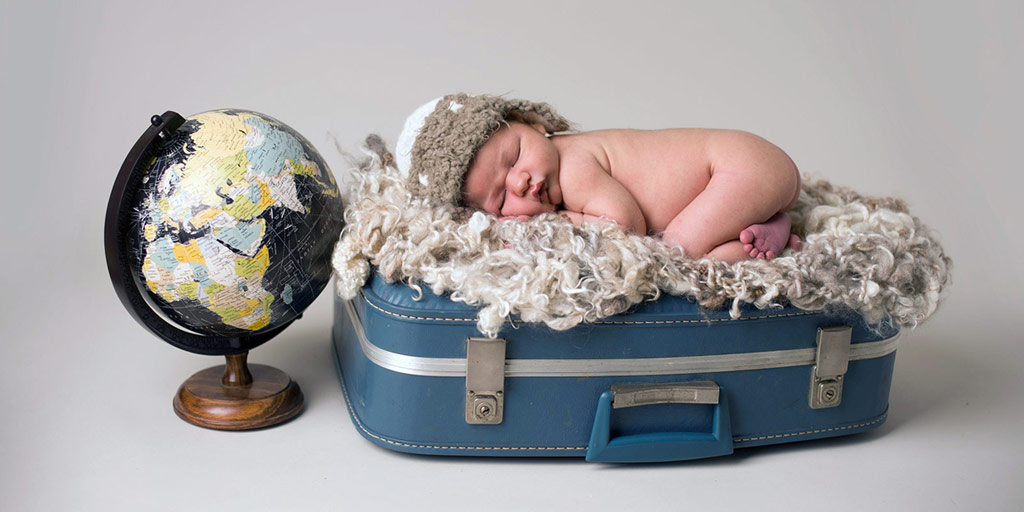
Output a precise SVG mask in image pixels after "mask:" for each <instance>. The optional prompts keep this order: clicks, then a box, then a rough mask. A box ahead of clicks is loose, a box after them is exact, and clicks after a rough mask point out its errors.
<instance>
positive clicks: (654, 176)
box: [559, 128, 719, 233]
mask: <svg viewBox="0 0 1024 512" xmlns="http://www.w3.org/2000/svg"><path fill="white" fill-rule="evenodd" d="M718 131H719V130H707V129H697V128H679V129H668V130H599V131H592V132H584V133H579V134H573V135H567V136H563V137H564V138H563V137H559V138H560V139H563V140H561V141H559V142H561V144H559V145H560V146H562V145H564V148H565V150H567V151H587V152H591V153H592V154H593V155H594V157H595V158H596V159H597V160H598V162H599V163H600V164H601V166H602V167H603V168H604V169H605V170H606V171H607V172H608V173H610V174H611V175H612V177H613V178H615V180H616V181H618V182H619V183H621V184H622V185H623V186H624V187H625V188H626V189H627V190H628V191H629V192H630V194H632V195H633V198H634V199H635V200H636V202H637V204H638V205H639V206H640V210H641V211H642V212H643V215H644V219H645V220H646V223H647V231H648V232H649V233H657V232H661V231H664V230H665V228H666V227H667V226H668V224H669V222H671V221H672V219H673V218H674V217H675V216H676V215H678V214H679V212H681V211H682V210H683V208H685V207H686V205H688V204H690V202H691V201H693V199H694V198H695V197H697V195H698V194H700V193H701V191H703V190H704V189H705V188H706V187H707V185H708V182H709V181H710V180H711V170H712V167H711V158H710V150H709V145H710V143H711V141H712V139H713V137H712V135H713V134H714V133H716V132H718ZM561 172H562V173H567V172H572V169H571V168H563V169H562V170H561Z"/></svg>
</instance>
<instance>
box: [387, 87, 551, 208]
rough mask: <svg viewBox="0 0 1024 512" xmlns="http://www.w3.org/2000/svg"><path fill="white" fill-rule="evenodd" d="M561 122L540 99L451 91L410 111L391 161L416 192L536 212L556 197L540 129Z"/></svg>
mask: <svg viewBox="0 0 1024 512" xmlns="http://www.w3.org/2000/svg"><path fill="white" fill-rule="evenodd" d="M567 129H569V122H568V121H567V120H565V118H563V117H561V116H559V115H558V114H557V113H556V112H555V111H554V109H552V108H551V106H550V105H548V104H546V103H533V102H529V101H526V100H516V99H505V98H501V97H497V96H487V95H480V96H470V95H467V94H452V95H448V96H444V97H442V98H438V99H437V100H434V101H432V102H430V103H427V104H426V105H423V106H422V107H420V108H419V109H417V110H416V111H415V112H413V114H412V115H410V116H409V118H408V119H407V120H406V123H405V129H404V130H403V131H402V135H401V136H400V137H399V139H398V145H397V151H396V155H395V156H396V158H395V160H396V162H397V164H398V168H399V170H401V171H402V173H403V174H404V175H405V176H406V186H407V188H408V189H409V191H410V192H411V193H412V194H413V195H414V196H417V197H422V198H426V199H428V200H430V201H431V202H432V203H435V204H453V205H462V206H471V207H476V208H481V209H484V210H487V211H489V212H491V213H494V214H498V215H535V214H537V213H543V212H546V211H554V210H555V207H556V205H557V204H559V203H560V202H561V200H562V197H561V190H560V189H559V188H558V186H557V185H558V151H557V150H556V149H555V147H554V145H553V144H552V143H551V141H550V140H549V139H548V138H547V137H546V134H548V133H554V132H558V131H564V130H567Z"/></svg>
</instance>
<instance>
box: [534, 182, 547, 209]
mask: <svg viewBox="0 0 1024 512" xmlns="http://www.w3.org/2000/svg"><path fill="white" fill-rule="evenodd" d="M544 185H545V183H544V180H541V181H538V182H537V183H536V184H535V185H534V186H532V187H530V195H531V196H533V198H534V199H536V200H538V201H540V202H541V203H547V202H548V189H547V187H545V186H544Z"/></svg>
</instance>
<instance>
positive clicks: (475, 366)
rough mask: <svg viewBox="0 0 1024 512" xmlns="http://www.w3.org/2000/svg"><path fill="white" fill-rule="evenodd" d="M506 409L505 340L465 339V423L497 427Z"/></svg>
mask: <svg viewBox="0 0 1024 512" xmlns="http://www.w3.org/2000/svg"><path fill="white" fill-rule="evenodd" d="M504 409H505V340H503V339H501V338H497V339H489V338H469V339H467V340H466V423H469V424H470V425H498V424H500V423H501V420H502V415H503V414H502V413H503V410H504Z"/></svg>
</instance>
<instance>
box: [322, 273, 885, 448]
mask: <svg viewBox="0 0 1024 512" xmlns="http://www.w3.org/2000/svg"><path fill="white" fill-rule="evenodd" d="M417 299H418V300H417ZM476 312H477V309H476V308H473V307H470V306H467V305H465V304H461V303H456V302H452V301H451V300H449V299H448V298H446V297H445V296H438V295H434V294H432V293H430V291H429V290H427V289H424V290H423V291H422V297H420V296H419V294H418V293H417V292H415V291H414V290H412V289H410V288H409V287H408V286H406V285H404V284H402V283H398V284H389V283H386V282H385V281H384V280H383V279H382V278H381V277H380V276H379V275H376V274H374V275H373V277H371V278H370V279H369V281H368V282H367V284H366V285H365V286H364V287H363V289H362V290H361V293H360V294H359V296H357V297H356V298H355V299H353V300H351V301H347V300H342V299H339V298H336V299H335V309H334V328H333V333H332V337H333V344H334V347H335V355H336V360H337V365H338V371H339V379H340V381H341V386H342V390H343V392H344V394H345V399H346V402H347V404H348V408H349V413H350V414H351V417H352V421H353V423H354V424H355V427H356V429H357V430H358V431H359V432H360V433H361V434H362V435H363V436H365V437H366V438H367V439H369V440H370V441H372V442H374V443H376V444H378V445H380V446H383V447H385V448H389V449H392V450H398V451H402V452H412V453H421V454H437V455H483V456H585V457H586V460H588V461H601V462H655V461H674V460H687V459H696V458H703V457H714V456H719V455H727V454H730V453H732V452H733V449H734V448H741V447H748V446H758V445H765V444H774V443H785V442H792V441H801V440H807V439H817V438H823V437H832V436H839V435H846V434H853V433H857V432H863V431H866V430H869V429H872V428H875V427H878V426H879V425H881V424H882V422H884V421H885V417H886V411H887V408H888V397H889V385H890V382H891V378H892V371H893V363H894V361H895V357H896V343H897V338H898V334H899V333H898V330H897V329H895V328H888V327H886V328H883V329H878V328H877V326H876V327H875V328H874V329H872V328H870V327H869V326H867V325H865V324H864V322H863V321H862V319H861V318H860V317H859V316H857V315H856V314H853V313H851V312H849V311H844V310H839V311H830V312H827V313H826V312H821V311H804V310H800V309H796V308H792V307H788V308H783V309H772V310H758V309H755V308H744V309H743V310H742V315H741V317H740V318H739V319H732V318H730V317H729V314H728V312H726V311H708V310H702V309H701V308H699V307H698V305H697V304H695V303H693V302H691V301H689V300H687V299H686V298H682V297H673V296H663V297H662V298H661V299H659V300H657V301H653V302H649V303H645V304H642V305H641V306H639V307H637V308H636V309H635V310H634V311H632V312H630V313H629V314H628V315H622V316H616V317H611V318H607V319H606V320H604V321H601V322H597V323H593V324H582V325H579V326H577V327H575V328H573V329H570V330H568V331H562V332H559V331H553V330H551V329H549V328H548V327H546V326H544V325H540V324H525V323H517V322H513V323H512V325H509V326H506V328H505V329H504V330H503V331H502V333H501V335H502V338H499V339H486V338H482V337H480V334H479V332H478V331H477V330H476Z"/></svg>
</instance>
